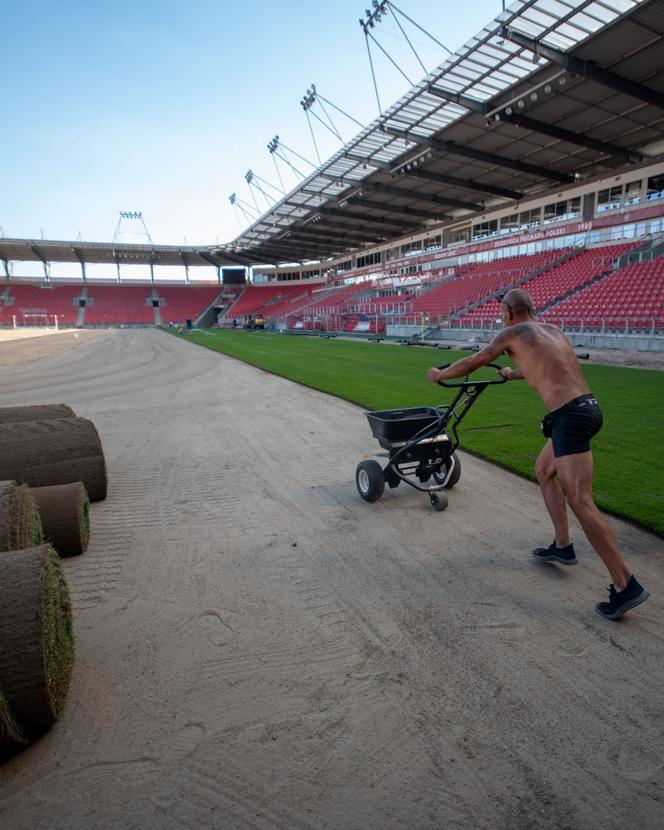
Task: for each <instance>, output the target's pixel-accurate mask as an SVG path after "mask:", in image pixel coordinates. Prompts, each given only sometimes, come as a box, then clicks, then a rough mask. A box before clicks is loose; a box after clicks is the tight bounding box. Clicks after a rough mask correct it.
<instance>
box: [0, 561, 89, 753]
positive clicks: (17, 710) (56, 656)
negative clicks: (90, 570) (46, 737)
mask: <svg viewBox="0 0 664 830" xmlns="http://www.w3.org/2000/svg"><path fill="white" fill-rule="evenodd" d="M0 609H1V614H0V689H2V691H3V694H4V696H5V699H6V702H7V705H8V707H9V710H10V711H11V712H12V714H13V716H14V718H15V721H16V723H17V724H18V728H19V729H20V730H21V732H22V734H23V735H25V736H26V737H27V738H28V739H29V740H32V739H33V738H36V737H37V736H38V735H40V734H41V733H42V732H43V731H44V730H46V729H48V727H49V726H51V725H52V724H53V723H54V722H55V721H56V720H57V719H58V717H59V716H60V714H61V712H62V710H63V708H64V705H65V700H66V698H67V690H68V688H69V679H70V677H71V671H72V667H73V665H74V633H73V626H72V614H71V605H70V602H69V591H68V589H67V583H66V582H65V578H64V575H63V573H62V567H61V565H60V560H59V559H58V557H57V554H56V553H55V551H54V550H53V548H52V547H51V546H50V545H40V546H39V547H36V548H30V549H28V550H16V551H9V552H8V553H3V554H2V556H0Z"/></svg>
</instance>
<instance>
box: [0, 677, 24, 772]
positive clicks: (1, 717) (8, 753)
mask: <svg viewBox="0 0 664 830" xmlns="http://www.w3.org/2000/svg"><path fill="white" fill-rule="evenodd" d="M27 743H28V742H27V741H26V740H25V738H23V737H22V736H21V734H20V732H19V729H18V724H17V723H16V721H15V720H14V716H13V715H12V713H11V710H10V708H9V706H8V705H7V701H6V700H5V697H4V695H3V694H2V692H0V764H1V763H2V762H3V761H7V760H8V759H9V758H11V757H12V755H15V754H16V753H17V752H18V751H19V749H22V748H23V747H24V746H27Z"/></svg>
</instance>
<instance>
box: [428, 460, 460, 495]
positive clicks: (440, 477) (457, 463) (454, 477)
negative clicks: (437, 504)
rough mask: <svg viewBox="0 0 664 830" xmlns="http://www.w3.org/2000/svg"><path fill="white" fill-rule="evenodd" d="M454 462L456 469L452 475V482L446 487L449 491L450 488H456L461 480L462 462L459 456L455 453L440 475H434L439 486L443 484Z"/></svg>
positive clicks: (444, 465)
mask: <svg viewBox="0 0 664 830" xmlns="http://www.w3.org/2000/svg"><path fill="white" fill-rule="evenodd" d="M452 462H454V469H453V470H452V475H451V476H450V480H449V481H448V482H447V484H446V485H445V489H449V488H450V487H454V485H455V484H456V483H457V481H458V480H459V479H460V478H461V461H460V460H459V456H458V455H457V454H456V453H455V452H454V453H452V455H451V456H450V458H449V460H448V461H446V462H445V463H444V464H443V465H442V466H441V468H440V472H439V473H434V474H433V477H434V480H435V481H436V483H437V484H442V483H443V482H444V481H445V478H446V476H447V473H448V472H449V469H450V465H451V464H452Z"/></svg>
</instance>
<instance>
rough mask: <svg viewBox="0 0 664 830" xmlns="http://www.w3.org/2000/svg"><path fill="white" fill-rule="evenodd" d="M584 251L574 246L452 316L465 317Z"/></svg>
mask: <svg viewBox="0 0 664 830" xmlns="http://www.w3.org/2000/svg"><path fill="white" fill-rule="evenodd" d="M583 251H584V248H581V247H580V248H574V249H573V250H571V251H567V252H566V253H565V254H563V255H562V256H561V257H558V258H557V259H554V260H551V261H550V262H547V263H545V264H544V265H542V266H541V267H540V268H536V269H535V270H533V271H531V272H530V273H528V274H526V275H525V276H523V277H519V279H517V280H514V281H513V282H511V283H507V284H506V285H504V286H502V287H501V288H500V290H499V291H497V292H495V293H493V294H489V295H487V296H486V297H482V298H481V299H479V300H476V301H475V302H473V303H470V304H469V305H467V306H465V308H461V309H459V311H457V312H455V313H454V314H453V315H452V316H453V317H463V316H464V315H466V314H469V313H470V312H471V311H473V310H474V309H476V308H478V307H479V306H481V305H484V303H486V302H487V301H488V300H491V299H494V298H496V297H498V296H499V295H501V294H504V293H505V292H507V291H510V290H511V289H512V288H518V287H519V286H520V285H523V284H524V283H526V282H529V281H530V280H533V279H535V278H536V277H539V276H540V275H541V274H544V273H546V272H547V271H551V270H552V269H554V268H557V267H558V266H559V265H564V264H565V263H566V262H568V261H569V260H570V259H574V258H575V257H577V256H578V255H579V254H580V253H582V252H583ZM494 261H495V260H494Z"/></svg>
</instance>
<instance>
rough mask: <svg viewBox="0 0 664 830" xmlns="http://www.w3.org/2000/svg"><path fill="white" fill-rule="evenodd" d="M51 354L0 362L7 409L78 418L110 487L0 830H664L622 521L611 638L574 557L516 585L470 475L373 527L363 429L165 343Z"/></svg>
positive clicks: (656, 665) (75, 571) (393, 504)
mask: <svg viewBox="0 0 664 830" xmlns="http://www.w3.org/2000/svg"><path fill="white" fill-rule="evenodd" d="M70 337H71V335H70ZM46 339H49V340H50V339H51V338H46ZM31 344H32V345H31ZM70 345H71V346H74V345H75V348H71V347H70V348H65V349H62V350H59V351H56V352H55V353H53V354H50V355H46V354H44V352H43V349H42V350H39V349H38V352H39V353H38V354H35V353H34V352H31V351H30V350H31V348H33V347H34V341H31V340H27V341H24V342H22V343H15V344H13V346H12V349H11V350H8V349H7V344H5V345H4V346H3V347H2V351H1V352H0V363H2V364H3V369H2V386H1V388H0V393H1V394H0V405H4V406H9V405H14V404H29V403H48V402H52V403H60V402H62V403H68V404H70V405H71V406H73V407H74V409H75V410H76V411H77V413H78V414H80V415H82V416H85V417H88V418H92V419H93V420H94V422H95V423H96V425H97V427H98V429H99V432H100V434H101V437H102V441H103V443H104V446H105V450H106V455H107V461H108V466H109V479H110V495H109V498H108V500H107V501H106V502H104V503H101V504H98V505H94V506H93V508H92V542H91V546H90V549H89V551H88V553H87V554H86V555H85V556H83V557H81V558H80V559H75V560H65V562H64V566H65V569H66V573H67V577H68V580H69V584H70V588H71V590H72V595H73V600H74V606H75V615H76V633H77V651H78V656H77V663H76V666H75V669H74V677H73V684H72V689H71V694H70V699H69V702H68V705H67V708H66V710H65V713H64V716H63V718H62V721H61V722H60V723H59V724H57V725H56V727H55V728H54V729H53V730H52V732H51V733H50V734H49V735H47V736H46V737H45V738H44V739H42V740H41V741H40V742H38V743H37V744H36V745H34V746H33V747H32V748H30V749H29V750H28V751H26V752H25V753H23V754H22V755H20V756H19V757H17V758H16V759H15V760H14V761H12V762H11V763H10V764H8V765H6V766H5V767H3V768H2V769H0V825H2V826H3V827H7V828H8V830H9V828H11V830H18V829H19V828H26V830H27V828H30V830H34V828H49V830H55V829H56V828H63V830H65V829H66V830H79V828H80V829H81V830H83V828H85V830H88V828H141V830H145V828H169V829H170V828H173V830H176V828H183V827H186V828H208V827H210V828H212V827H214V828H224V830H225V828H284V830H296V829H298V828H303V829H304V828H308V829H309V830H318V829H319V828H334V829H335V830H336V828H358V830H360V829H361V830H367V829H371V830H373V829H374V828H375V830H379V829H380V830H382V828H396V827H403V828H437V829H439V828H445V830H451V829H452V828H469V830H474V829H475V828H491V830H496V828H505V830H508V828H509V830H513V828H524V829H525V828H554V827H555V828H583V830H591V829H592V828H600V827H602V828H617V827H626V826H629V827H635V828H636V827H638V828H640V830H650V828H652V829H653V830H655V828H661V826H662V822H663V816H664V788H663V785H662V781H663V778H664V770H663V764H664V740H663V739H664V715H663V713H662V688H664V625H663V623H664V608H663V600H662V597H664V584H663V583H664V580H663V579H662V565H663V563H664V543H662V541H661V540H657V539H655V538H654V537H652V536H649V535H647V534H645V533H643V532H641V531H638V530H636V529H634V528H632V527H630V526H628V525H626V524H624V523H621V522H617V521H616V522H615V523H614V524H615V527H616V529H617V531H618V534H619V537H620V539H621V542H622V545H623V549H624V551H625V553H626V555H627V558H628V560H629V562H630V563H631V564H632V565H633V567H634V570H635V572H636V574H637V575H638V577H639V578H640V580H641V581H642V582H643V583H644V584H645V585H646V586H647V587H648V588H649V590H650V591H651V595H652V596H651V599H650V600H649V601H648V603H647V604H646V605H644V606H643V607H642V608H641V609H639V610H638V611H635V612H634V613H633V614H631V615H628V616H627V617H626V618H625V620H624V621H622V622H621V623H608V622H605V621H604V620H602V619H601V618H600V617H599V616H598V615H597V614H596V613H595V612H594V610H593V606H594V603H595V602H597V601H598V600H601V599H603V598H604V588H605V586H606V584H607V582H608V580H607V578H606V577H605V573H604V571H603V568H602V566H601V564H600V563H599V560H598V559H597V558H596V557H595V556H594V554H593V553H592V551H591V550H590V549H589V547H588V545H587V544H586V543H585V542H583V541H581V540H580V538H579V537H578V535H577V539H578V541H579V544H578V546H577V551H578V553H579V555H580V559H581V562H580V564H579V566H578V567H576V568H572V569H569V570H565V571H563V570H562V569H556V568H554V567H546V566H540V567H538V566H537V563H534V562H531V561H530V554H529V551H530V549H531V548H532V547H533V546H535V545H537V544H540V543H548V542H549V541H550V538H551V531H550V528H549V526H548V523H547V520H546V519H545V517H544V514H543V507H542V505H541V503H540V497H539V493H538V490H537V488H536V487H535V486H534V485H532V484H530V483H529V482H526V481H523V480H521V479H519V478H517V477H515V476H512V475H510V474H508V473H505V472H504V471H501V470H499V469H497V468H495V467H492V466H491V465H489V464H484V463H482V462H480V461H478V460H476V459H473V458H471V457H468V456H464V457H463V465H464V468H463V475H462V478H461V481H460V483H459V484H458V485H457V487H456V488H455V490H454V491H452V492H451V493H450V507H449V509H448V510H447V511H446V512H445V513H434V512H433V511H431V509H430V507H429V506H428V502H427V500H426V498H425V497H424V496H423V495H422V494H419V493H416V492H415V491H410V492H406V491H405V490H404V488H403V487H402V488H399V489H398V490H395V491H392V492H388V493H386V495H385V497H384V498H383V500H382V501H380V502H379V503H377V504H375V505H368V504H366V503H364V502H362V501H361V500H360V498H359V496H358V494H357V491H356V489H355V484H354V469H355V465H356V464H357V462H358V461H359V460H360V459H361V458H363V457H365V456H367V455H370V454H372V453H373V452H374V450H375V449H377V445H376V444H375V442H374V441H373V439H372V438H371V435H370V432H369V429H368V426H367V423H366V419H365V418H364V416H363V414H362V411H361V410H360V409H358V408H357V407H355V406H353V405H351V404H348V403H345V402H342V401H338V400H336V399H334V398H330V397H328V396H326V395H323V394H320V393H317V392H314V391H311V390H307V389H304V388H301V387H299V386H296V385H294V384H291V383H290V382H288V381H285V380H283V379H279V378H275V377H272V376H271V375H267V374H265V373H263V372H261V371H259V370H256V369H253V368H251V367H248V366H245V365H243V364H241V363H239V362H236V361H233V360H231V359H228V358H225V357H223V356H220V355H217V354H215V353H213V352H209V351H207V350H204V349H200V348H198V347H195V346H193V345H191V344H189V343H186V342H184V341H183V340H181V339H176V338H174V337H170V336H168V335H165V334H162V333H159V332H154V331H138V332H134V331H112V332H102V333H93V334H92V335H91V336H89V337H87V336H84V337H81V338H77V339H76V340H74V339H73V338H71V340H70ZM425 388H426V387H425V386H424V385H423V393H424V391H425ZM617 486H618V485H617Z"/></svg>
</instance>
